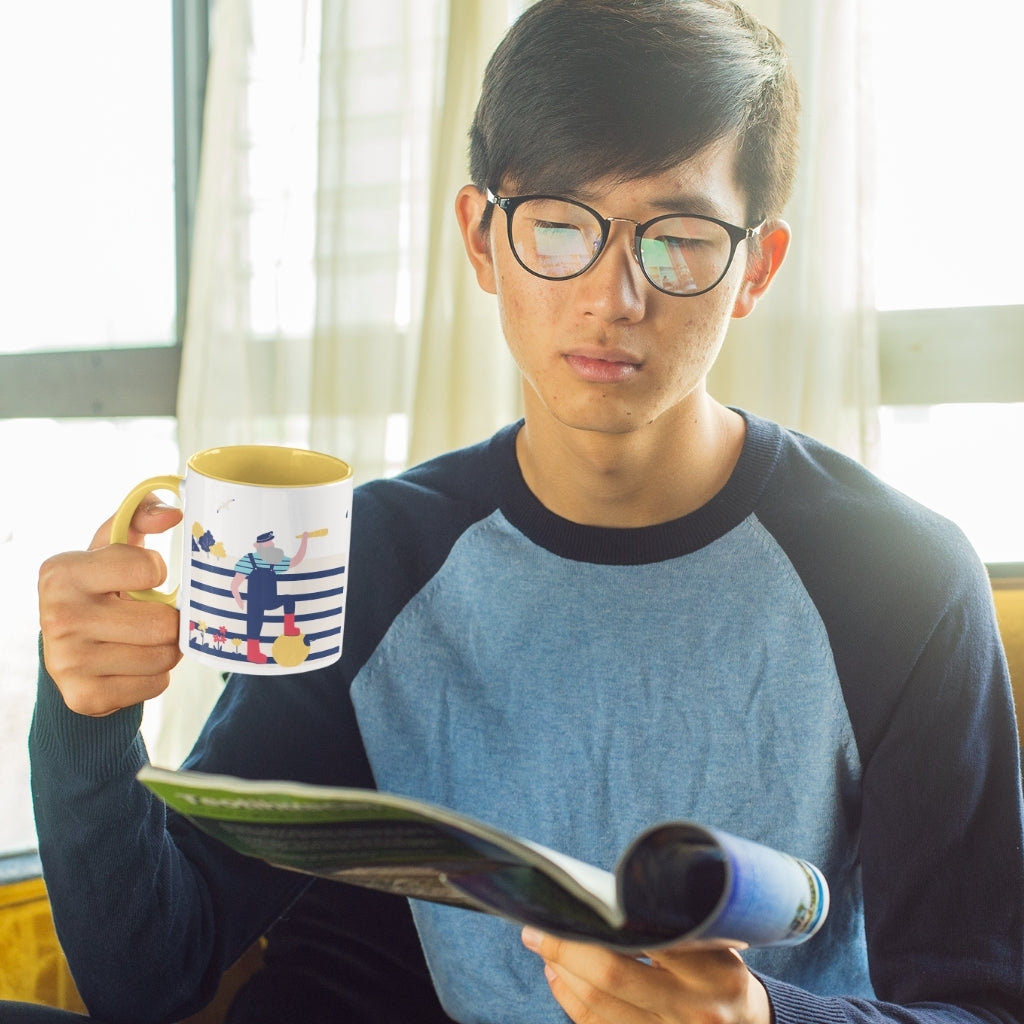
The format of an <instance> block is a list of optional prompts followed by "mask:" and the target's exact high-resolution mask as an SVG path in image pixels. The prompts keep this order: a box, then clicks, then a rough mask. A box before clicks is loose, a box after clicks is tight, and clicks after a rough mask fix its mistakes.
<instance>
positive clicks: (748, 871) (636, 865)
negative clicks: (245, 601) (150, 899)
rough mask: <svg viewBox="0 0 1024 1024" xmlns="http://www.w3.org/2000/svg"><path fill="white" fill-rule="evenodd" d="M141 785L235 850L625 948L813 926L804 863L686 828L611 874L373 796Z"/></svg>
mask: <svg viewBox="0 0 1024 1024" xmlns="http://www.w3.org/2000/svg"><path fill="white" fill-rule="evenodd" d="M138 777H139V780H140V781H141V782H142V783H143V784H144V785H146V786H147V787H149V789H150V790H152V791H153V792H154V793H155V794H156V795H157V796H158V797H160V798H161V799H162V800H163V801H165V802H166V803H167V805H168V806H170V807H172V808H174V809H175V810H176V811H178V812H179V813H181V814H183V815H184V816H186V817H187V818H189V819H190V820H191V821H192V822H193V823H194V824H195V825H196V826H197V827H198V828H200V829H202V830H203V831H205V832H207V833H208V834H209V835H211V836H213V837H214V838H215V839H218V840H220V841H221V842H224V843H226V844H227V845H229V846H231V847H232V848H234V849H236V850H238V851H239V852H241V853H243V854H247V855H249V856H253V857H259V858H261V859H263V860H265V861H267V862H269V863H271V864H274V865H276V866H278V867H282V868H287V869H289V870H293V871H301V872H305V873H307V874H313V875H319V876H323V877H326V878H333V879H337V880H339V881H343V882H348V883H351V884H354V885H361V886H365V887H368V888H374V889H381V890H385V891H388V892H393V893H398V894H400V895H402V896H406V897H410V898H413V899H423V900H430V901H432V902H435V903H446V904H451V905H454V906H459V907H465V908H467V909H472V910H479V911H485V912H487V913H491V914H495V915H498V916H501V917H506V918H509V919H510V920H513V921H515V922H517V923H519V924H530V925H533V926H535V927H537V928H540V929H541V930H543V931H547V932H550V933H552V934H555V935H559V936H563V937H566V938H573V939H582V940H585V941H591V942H599V943H601V944H603V945H606V946H609V947H612V948H616V949H621V950H625V951H629V952H638V951H645V950H653V949H656V948H659V947H663V946H669V945H676V944H681V943H683V942H687V943H700V944H704V945H707V944H711V945H729V946H733V947H736V948H739V947H743V946H746V945H777V944H792V943H796V942H803V941H805V940H806V939H808V938H810V936H811V935H813V934H814V933H815V932H816V931H817V930H818V929H819V928H820V927H821V924H822V922H823V921H824V920H825V916H826V914H827V912H828V887H827V885H826V883H825V879H824V878H823V876H822V875H821V873H820V872H819V871H818V869H817V868H815V867H814V866H813V865H811V864H809V863H808V862H806V861H803V860H799V859H798V858H796V857H792V856H790V855H788V854H785V853H782V852H780V851H777V850H774V849H771V848H769V847H766V846H762V845H760V844H758V843H754V842H751V841H749V840H746V839H741V838H738V837H736V836H732V835H729V834H728V833H725V832H721V831H718V830H715V829H710V828H704V827H702V826H699V825H696V824H693V823H690V822H667V823H664V824H661V825H657V826H654V827H653V828H651V829H648V830H646V831H645V832H644V833H643V834H641V835H640V836H638V837H637V838H636V840H635V841H634V842H633V843H632V844H631V845H630V847H629V848H628V849H627V851H626V852H625V854H624V855H623V857H622V859H621V861H620V863H619V865H618V866H617V867H616V871H615V873H614V874H613V873H610V872H607V871H604V870H602V869H600V868H597V867H595V866H593V865H590V864H585V863H583V862H581V861H579V860H576V859H575V858H573V857H570V856H568V855H566V854H564V853H559V852H556V851H553V850H550V849H547V848H546V847H544V846H541V845H540V844H537V843H533V842H529V841H526V840H520V839H516V838H514V837H512V836H509V835H508V834H506V833H504V832H502V831H501V830H499V829H495V828H493V827H491V826H489V825H486V824H484V823H482V822H479V821H476V820H475V819H472V818H469V817H466V816H465V815H461V814H458V813H456V812H454V811H451V810H448V809H447V808H443V807H438V806H436V805H431V804H427V803H424V802H422V801H418V800H413V799H410V798H407V797H401V796H397V795H394V794H389V793H381V792H378V791H376V790H366V789H341V788H333V787H324V786H310V785H302V784H299V783H290V782H264V781H251V780H245V779H235V778H231V777H228V776H218V775H206V774H203V773H199V772H189V771H181V772H174V771H168V770H165V769H159V768H153V767H146V768H143V769H142V770H141V771H140V772H139V775H138Z"/></svg>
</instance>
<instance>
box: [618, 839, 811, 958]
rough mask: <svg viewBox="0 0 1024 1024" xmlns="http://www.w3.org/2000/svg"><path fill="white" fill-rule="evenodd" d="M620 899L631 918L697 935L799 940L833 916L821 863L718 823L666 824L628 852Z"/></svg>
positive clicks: (723, 939)
mask: <svg viewBox="0 0 1024 1024" xmlns="http://www.w3.org/2000/svg"><path fill="white" fill-rule="evenodd" d="M619 899H620V902H621V904H622V906H623V908H624V910H625V913H626V919H627V922H630V921H644V922H645V923H646V924H647V925H648V926H650V925H651V924H655V923H656V924H657V925H658V926H661V927H663V928H664V929H665V931H666V932H671V933H676V934H680V935H682V934H686V935H687V938H688V939H689V940H701V941H715V942H716V943H721V944H723V945H730V946H734V947H741V946H779V945H796V944H797V943H800V942H805V941H806V940H807V939H809V938H810V937H811V936H812V935H814V933H815V932H816V931H818V929H819V928H820V927H821V925H822V924H823V923H824V921H825V918H826V916H827V915H828V905H829V892H828V884H827V882H826V881H825V876H824V875H823V874H822V873H821V872H820V871H819V870H818V868H816V867H815V866H814V865H813V864H810V863H809V862H807V861H805V860H801V859H800V858H798V857H793V856H791V855H789V854H787V853H782V852H781V851H779V850H775V849H772V848H770V847H767V846H762V845H761V844H759V843H755V842H753V841H751V840H749V839H742V838H740V837H738V836H734V835H730V834H729V833H728V832H722V831H720V830H718V829H713V828H701V827H699V826H697V825H693V824H689V823H670V824H666V825H658V826H655V827H654V828H652V829H650V830H649V831H647V832H645V833H644V834H643V835H641V836H640V837H638V839H637V840H636V842H635V843H634V844H633V845H632V846H631V848H630V849H629V850H628V851H627V853H626V855H625V856H624V857H623V866H622V870H621V872H620V876H619Z"/></svg>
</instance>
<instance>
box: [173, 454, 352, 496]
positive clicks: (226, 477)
mask: <svg viewBox="0 0 1024 1024" xmlns="http://www.w3.org/2000/svg"><path fill="white" fill-rule="evenodd" d="M188 467H189V469H190V470H192V471H193V472H195V473H199V474H200V475H201V476H205V477H208V478H210V479H211V480H222V481H224V482H225V483H231V484H248V485H250V486H254V487H316V486H319V485H322V484H332V483H338V482H340V481H342V480H347V479H348V478H349V477H351V476H352V467H351V466H350V465H349V464H348V463H347V462H342V461H341V459H336V458H334V456H333V455H324V454H323V453H322V452H310V451H306V450H305V449H302V448H284V447H277V446H276V445H256V444H242V445H231V446H228V447H225V448H207V449H206V451H202V452H196V454H195V455H193V456H192V457H191V458H190V459H189V460H188Z"/></svg>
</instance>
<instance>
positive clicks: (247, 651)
mask: <svg viewBox="0 0 1024 1024" xmlns="http://www.w3.org/2000/svg"><path fill="white" fill-rule="evenodd" d="M235 502H236V500H235V499H229V502H226V503H225V505H224V506H223V508H227V507H228V505H229V504H230V506H231V507H232V509H234V508H236V507H237V506H236V504H235ZM222 510H223V509H222V508H218V510H217V511H218V512H220V511H222ZM329 535H330V528H329V527H323V526H321V527H318V528H316V529H312V530H306V531H304V532H302V533H300V534H297V535H296V537H295V539H294V543H293V544H292V545H291V546H290V550H288V551H286V550H285V549H284V548H283V547H282V546H281V545H282V544H283V543H286V542H285V541H282V540H279V539H278V537H277V535H276V534H275V531H274V530H273V529H268V530H265V531H263V532H262V533H259V534H257V535H256V536H255V537H254V538H253V541H252V547H251V548H250V549H249V550H247V551H238V552H232V551H229V550H228V549H227V548H226V547H225V545H224V542H223V541H221V540H218V539H217V538H216V536H215V535H214V533H213V531H212V530H210V529H206V528H204V527H203V525H202V524H200V523H198V522H196V523H193V525H192V543H191V549H192V555H191V559H190V561H189V563H188V566H189V576H190V579H189V587H188V607H187V608H183V609H182V614H183V615H187V616H188V645H189V647H190V648H191V649H192V650H194V651H196V652H197V653H201V654H205V655H207V656H212V657H216V658H221V659H223V660H225V661H230V662H242V663H248V664H250V665H266V664H276V665H280V666H281V667H282V668H294V667H295V666H297V665H301V664H302V663H303V662H305V661H306V660H307V659H309V660H311V661H317V660H328V659H329V660H334V659H336V658H337V657H338V655H339V654H340V650H341V633H342V628H341V625H340V622H341V617H342V612H343V604H342V601H343V596H344V593H345V571H346V566H345V564H344V561H343V560H339V557H338V552H337V551H331V550H328V551H327V552H326V553H323V552H322V551H321V550H318V549H322V548H323V547H324V542H323V538H326V537H328V536H329ZM290 539H291V538H289V540H290ZM310 667H312V666H310Z"/></svg>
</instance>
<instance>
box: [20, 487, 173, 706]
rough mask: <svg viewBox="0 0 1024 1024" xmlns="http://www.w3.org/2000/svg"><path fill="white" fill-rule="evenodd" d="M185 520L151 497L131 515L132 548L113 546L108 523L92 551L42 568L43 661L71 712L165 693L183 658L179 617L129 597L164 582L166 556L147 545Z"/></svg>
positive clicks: (130, 703)
mask: <svg viewBox="0 0 1024 1024" xmlns="http://www.w3.org/2000/svg"><path fill="white" fill-rule="evenodd" d="M180 520H181V510H180V509H176V508H172V507H170V506H168V505H164V504H162V503H161V502H160V501H159V499H158V498H157V497H156V496H155V495H152V494H151V495H149V496H148V497H147V498H146V499H144V500H143V502H142V503H141V504H140V505H139V507H138V509H137V510H136V512H135V515H134V516H133V517H132V522H131V526H130V528H129V530H128V544H111V543H110V522H111V521H110V520H109V519H108V520H107V522H106V523H104V524H103V525H102V526H101V527H100V528H99V530H98V531H97V532H96V536H95V537H94V538H93V541H92V544H91V545H90V546H89V550H88V551H72V552H67V553H65V554H61V555H55V556H54V557H53V558H50V559H48V560H47V561H46V562H44V563H43V565H42V567H41V568H40V570H39V623H40V626H41V628H42V633H43V660H44V662H45V665H46V670H47V671H48V672H49V673H50V676H51V677H52V678H53V680H54V682H55V683H56V684H57V686H58V688H59V689H60V691H61V694H62V695H63V697H64V702H65V703H66V704H67V706H68V707H69V708H70V709H71V710H72V711H75V712H77V713H78V714H82V715H92V716H102V715H109V714H111V713H112V712H114V711H117V710H118V709H120V708H125V707H131V706H133V705H135V704H138V703H140V702H141V701H144V700H148V699H149V698H150V697H155V696H157V695H158V694H160V693H163V691H164V690H166V689H167V686H168V684H169V683H170V671H171V669H172V668H173V667H174V666H175V665H176V664H177V663H178V661H179V660H180V658H181V652H180V651H179V650H178V613H177V611H175V609H173V608H171V607H170V606H169V605H166V604H160V603H158V602H155V601H136V600H133V599H132V598H130V597H128V596H127V594H125V593H124V592H125V591H128V590H146V589H149V588H150V587H157V586H159V585H160V584H161V583H163V581H164V579H165V578H166V576H167V568H166V566H165V565H164V562H163V559H162V558H161V557H160V556H159V555H158V554H157V553H156V552H155V551H149V550H147V549H146V548H145V547H143V546H142V545H143V543H144V542H145V537H146V535H147V534H151V533H162V532H163V531H164V530H168V529H170V528H171V527H172V526H174V525H175V524H176V523H178V522H179V521H180Z"/></svg>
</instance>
